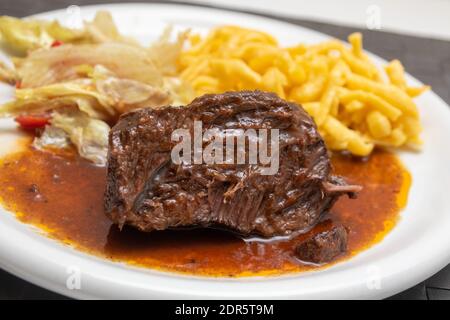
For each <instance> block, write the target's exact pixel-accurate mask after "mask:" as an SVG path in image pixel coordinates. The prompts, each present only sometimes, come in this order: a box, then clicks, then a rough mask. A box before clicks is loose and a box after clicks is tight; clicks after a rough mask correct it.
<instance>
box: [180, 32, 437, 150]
mask: <svg viewBox="0 0 450 320" xmlns="http://www.w3.org/2000/svg"><path fill="white" fill-rule="evenodd" d="M189 39H190V43H191V48H189V49H187V50H184V51H183V52H182V53H181V55H180V57H179V72H180V77H181V78H182V79H183V80H185V81H187V82H188V83H190V84H191V86H192V87H193V89H194V90H195V92H196V94H197V95H201V94H203V93H214V92H223V91H226V90H243V89H260V90H265V91H271V92H275V93H276V94H278V95H279V96H280V97H282V98H284V97H285V96H287V98H288V100H291V101H295V102H297V103H300V104H302V105H303V108H304V109H305V110H306V112H308V113H309V114H310V115H311V116H312V117H313V119H314V120H315V122H316V124H317V126H318V129H319V132H320V133H321V134H322V135H323V137H324V139H325V142H326V144H327V146H328V147H329V148H330V149H331V150H348V151H350V152H351V153H353V154H355V155H361V156H364V155H368V154H370V152H372V150H373V148H374V146H375V145H379V146H391V147H392V146H393V147H399V146H404V145H407V146H411V145H412V146H415V147H416V146H418V145H420V143H421V140H420V132H421V125H420V120H419V113H418V110H417V107H416V105H415V103H414V102H413V100H412V97H416V96H418V95H420V94H421V93H423V92H424V91H426V90H427V89H429V87H427V86H423V87H411V86H408V85H407V83H406V80H405V76H404V70H403V66H402V65H401V63H400V62H399V61H396V60H394V61H392V62H391V63H389V64H388V65H387V66H385V68H384V71H385V73H386V76H387V79H389V81H388V82H386V81H385V78H386V77H384V75H383V74H381V73H380V70H379V69H378V68H377V66H376V65H375V63H374V62H373V61H372V60H371V59H370V57H369V56H368V55H367V54H365V53H364V51H363V39H362V35H361V34H360V33H353V34H351V35H349V37H348V41H349V43H350V45H351V47H348V46H347V45H345V44H344V43H343V42H341V41H338V40H335V39H333V40H330V41H325V42H322V43H319V44H314V45H307V44H298V45H296V46H292V47H287V48H283V47H281V46H279V45H278V44H277V42H276V40H275V39H274V38H273V37H271V36H270V35H268V34H266V33H264V32H260V31H257V30H251V29H245V28H240V27H235V26H224V27H219V28H216V29H214V30H212V31H211V32H210V33H209V34H208V35H207V36H206V37H201V36H198V35H192V34H191V35H190V36H189ZM381 71H383V70H381Z"/></svg>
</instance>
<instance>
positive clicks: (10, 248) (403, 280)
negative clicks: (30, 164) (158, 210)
mask: <svg viewBox="0 0 450 320" xmlns="http://www.w3.org/2000/svg"><path fill="white" fill-rule="evenodd" d="M120 6H126V7H133V6H144V7H166V8H169V7H172V8H173V7H182V8H185V9H187V8H189V10H196V11H206V12H207V11H216V12H218V13H219V14H222V15H223V14H224V13H225V14H232V15H239V16H241V17H247V18H250V19H258V20H268V22H270V23H272V24H273V23H276V24H278V25H284V26H285V27H290V28H297V29H303V30H304V31H306V32H308V33H312V34H315V35H319V36H320V37H322V38H323V37H325V38H329V36H328V35H325V34H323V33H321V32H318V31H315V30H312V29H309V28H306V27H302V26H299V25H296V24H294V23H290V22H285V21H281V20H279V19H277V18H276V17H268V16H266V15H260V14H258V13H248V12H242V11H237V10H230V9H226V8H213V7H207V6H198V5H191V4H178V3H164V4H163V3H117V4H101V5H88V6H80V8H81V9H86V10H99V9H108V8H114V7H120ZM169 10H170V9H169ZM63 12H64V9H58V10H52V11H47V12H42V13H39V14H36V15H33V16H32V17H39V16H41V17H42V16H48V15H58V14H62V13H63ZM371 55H372V54H371ZM373 56H375V57H377V59H378V60H381V61H384V59H382V58H380V57H378V56H376V55H373ZM408 78H409V79H413V80H414V82H416V83H420V81H418V80H417V79H415V78H413V77H411V76H409V75H408ZM429 94H430V98H431V97H432V98H433V99H435V100H436V99H437V100H436V101H438V104H441V105H444V106H446V107H447V108H446V109H447V117H449V119H450V108H449V106H448V105H447V103H446V102H445V101H443V99H442V98H441V97H440V96H438V95H437V94H436V93H434V92H432V93H431V92H430V93H429ZM0 210H2V211H6V210H5V209H3V207H2V208H1V209H0ZM405 210H406V208H405ZM2 214H3V213H2ZM13 218H14V219H15V217H13ZM26 226H27V227H29V225H26ZM4 228H5V226H3V225H1V224H0V239H2V237H3V234H4V232H3V231H6V232H7V230H4ZM21 235H22V236H26V237H34V236H36V235H37V236H39V237H42V236H41V235H39V233H34V234H31V233H30V234H28V233H25V234H21ZM44 237H45V236H44ZM19 238H20V237H19ZM45 238H46V241H43V242H42V243H41V242H39V243H38V244H39V245H42V246H43V245H44V243H46V242H47V241H52V242H56V241H54V240H51V239H49V238H48V237H45ZM22 240H24V241H25V240H29V239H23V237H22ZM19 243H21V242H20V241H18V242H15V243H14V244H13V245H11V244H10V243H8V241H0V256H1V257H3V256H4V253H5V252H6V253H8V252H9V256H10V257H11V255H12V256H15V255H14V254H15V253H17V252H18V251H24V248H23V247H22V246H20V245H19ZM35 249H36V248H25V251H28V253H30V254H31V255H30V256H31V257H33V259H31V261H29V260H28V259H29V257H30V256H28V255H24V256H26V258H25V259H24V256H22V257H21V258H17V257H15V259H9V260H10V261H7V259H2V260H1V261H0V266H1V267H2V268H3V269H5V270H6V271H8V272H10V273H12V274H15V275H17V276H19V277H21V278H23V279H25V280H27V281H30V282H32V283H34V284H37V285H39V286H41V287H44V288H46V289H49V290H52V291H55V292H58V293H60V294H63V295H65V296H70V297H73V298H101V297H102V296H101V295H98V294H89V293H88V292H86V291H84V289H83V290H73V291H70V290H67V289H65V288H63V287H61V283H55V282H52V281H51V280H49V279H48V277H40V276H37V274H36V273H35V274H34V275H33V273H30V272H29V271H28V272H27V271H26V267H24V266H27V265H28V264H29V263H30V262H33V263H32V264H33V265H34V264H35V263H37V264H39V261H42V260H41V259H43V260H44V261H45V260H47V261H51V262H50V263H53V264H54V265H55V266H56V265H67V263H66V262H58V261H52V260H51V259H50V257H48V256H47V257H45V256H43V255H42V254H39V253H37V252H35ZM47 249H48V248H47ZM51 249H52V250H56V251H57V252H58V251H62V252H59V255H61V254H62V255H68V256H71V257H72V258H74V257H75V258H77V259H81V261H89V263H91V266H92V267H93V268H94V269H98V267H100V266H101V267H102V268H104V267H105V266H104V264H105V263H107V264H108V266H107V267H108V268H111V267H113V268H114V269H116V268H120V269H121V271H123V272H133V273H135V272H136V271H137V272H138V273H139V276H138V278H139V277H140V275H141V274H142V272H143V271H145V272H146V273H149V274H152V276H156V277H158V278H161V277H164V278H171V279H172V280H174V281H176V282H179V281H180V279H184V280H188V281H189V282H192V281H194V282H196V283H198V282H208V283H210V284H211V283H215V284H216V285H217V284H220V283H221V282H222V281H224V282H225V283H226V284H225V285H229V284H230V283H233V282H234V283H239V284H242V283H244V284H245V285H248V286H251V285H252V284H254V283H255V282H258V283H268V282H281V281H285V280H286V279H288V278H291V276H288V277H285V276H282V277H269V278H265V279H264V281H260V279H259V278H249V279H246V278H239V279H238V280H237V281H233V280H236V279H233V280H232V281H230V279H227V278H225V279H220V278H219V279H216V278H209V277H198V278H197V277H192V276H184V275H183V276H179V275H178V274H174V273H167V272H159V271H154V270H150V272H149V271H148V270H145V269H144V270H143V269H142V268H134V267H130V266H127V267H126V268H123V267H122V264H118V263H114V262H111V261H108V260H106V259H102V258H98V257H93V256H91V255H89V254H87V253H82V252H79V251H77V250H76V249H73V248H71V247H67V246H65V245H63V244H60V243H59V242H57V245H56V246H53V247H51ZM368 250H370V249H368ZM366 251H367V250H366ZM33 254H34V255H33ZM352 259H354V258H352ZM5 260H6V261H5ZM27 260H28V261H27ZM68 260H69V261H72V260H71V259H68ZM449 262H450V252H449V253H447V256H445V255H442V258H441V259H440V261H436V260H435V261H434V262H433V263H431V262H429V263H428V264H427V263H422V272H421V273H417V274H416V276H415V277H412V276H409V277H406V276H405V277H400V279H399V278H398V276H399V274H398V273H397V274H395V275H393V274H391V275H390V278H391V279H387V277H386V280H390V281H389V282H394V283H396V285H394V286H392V285H391V286H390V287H389V288H385V289H383V290H381V291H375V292H372V294H367V295H366V296H364V297H366V298H383V297H386V296H389V295H392V294H395V293H397V292H399V291H401V290H403V289H405V288H406V287H409V286H411V285H414V284H415V283H417V282H420V281H421V280H423V278H424V277H426V276H429V275H431V274H432V273H434V272H436V271H438V270H439V269H440V268H442V267H444V266H445V265H446V264H448V263H449ZM344 263H345V262H344ZM41 264H42V262H41ZM96 264H98V265H96ZM430 264H431V265H430ZM17 265H20V266H22V268H17ZM95 265H96V266H95ZM339 265H342V263H339V264H337V266H339ZM424 265H425V266H424ZM334 268H335V266H333V267H330V268H327V269H325V270H323V271H315V272H312V273H302V274H296V275H295V274H294V275H292V277H295V278H304V277H305V276H310V275H319V274H321V273H323V272H327V270H330V269H334ZM417 268H418V267H417ZM41 269H42V266H41V268H40V269H39V270H40V271H41V272H42V271H44V273H45V270H41ZM44 269H45V268H44ZM108 270H109V269H108ZM425 270H426V271H425ZM97 271H100V270H97ZM100 273H101V272H100ZM114 273H115V272H114V271H113V274H114ZM103 275H104V274H103ZM393 276H397V278H396V279H395V278H393ZM46 278H47V280H45V279H46ZM102 278H104V279H102ZM106 278H107V277H106V276H105V275H104V276H103V277H98V275H97V276H95V272H94V276H93V277H92V279H91V280H92V281H93V282H97V283H101V284H103V286H104V288H103V290H100V292H102V291H103V293H104V294H105V296H106V297H110V294H111V293H110V292H108V289H113V288H116V287H114V286H113V287H111V279H106ZM50 279H51V278H50ZM418 279H419V280H418ZM166 280H167V279H166ZM116 282H117V283H116V285H119V286H127V284H126V283H124V281H116ZM355 282H357V281H355ZM128 285H130V283H128ZM211 285H212V284H211ZM352 286H353V287H352ZM357 286H358V285H357V284H356V283H351V284H350V286H348V285H347V288H346V290H347V293H346V294H345V293H343V294H342V296H340V297H341V298H358V296H355V295H354V293H352V292H350V290H351V289H352V288H353V289H356V288H357ZM231 287H234V285H231ZM146 288H147V289H148V286H147V287H146ZM116 289H117V288H116ZM133 289H135V290H139V289H142V288H139V286H137V285H136V283H134V286H133V285H132V286H131V287H130V289H129V290H133ZM164 289H165V288H164ZM183 289H184V288H183ZM233 289H234V288H233ZM236 289H238V288H236ZM286 289H287V288H286ZM322 289H323V288H316V290H315V291H314V292H310V293H311V296H303V295H302V293H301V292H298V291H296V292H287V291H286V292H282V293H281V294H274V293H271V294H267V293H263V294H262V295H261V294H260V293H259V294H258V292H256V291H254V292H253V295H247V294H244V295H242V294H241V292H238V293H237V292H233V291H229V292H228V293H227V294H225V295H223V292H222V293H221V292H218V291H217V292H215V295H214V296H211V295H210V294H206V295H204V294H203V293H198V290H196V291H197V292H193V291H192V290H190V289H188V290H173V288H172V290H161V288H152V290H153V296H152V297H150V298H158V295H159V296H160V297H166V298H186V297H187V298H213V299H219V298H236V294H238V296H237V297H238V298H255V297H256V298H262V299H277V298H310V297H312V298H318V297H319V296H320V294H322V297H323V298H333V297H334V298H336V297H339V295H336V293H337V292H339V290H338V288H333V290H331V291H328V292H321V291H320V290H322ZM194 291H195V289H194ZM139 292H140V291H139ZM143 292H148V293H149V292H151V290H150V291H148V290H144V291H143ZM97 293H98V292H97ZM330 293H333V294H330ZM255 294H256V295H255ZM303 294H304V293H303ZM141 297H145V295H142V296H141Z"/></svg>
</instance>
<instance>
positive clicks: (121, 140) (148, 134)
mask: <svg viewBox="0 0 450 320" xmlns="http://www.w3.org/2000/svg"><path fill="white" fill-rule="evenodd" d="M194 121H202V123H203V131H204V130H206V129H208V128H216V129H219V130H229V129H244V130H245V129H257V130H258V129H279V169H278V171H277V172H276V174H274V175H263V174H261V170H260V169H261V167H262V166H261V165H258V164H257V165H255V164H249V163H246V164H206V163H202V164H186V163H181V164H175V163H174V162H173V161H172V160H171V150H172V148H173V147H174V146H175V145H176V144H177V143H178V142H177V141H172V139H171V135H172V132H173V131H174V130H175V129H178V128H185V129H188V130H189V131H190V132H193V130H194V129H193V127H194ZM192 152H193V151H192ZM330 171H331V166H330V160H329V156H328V153H327V149H326V147H325V144H324V141H323V139H322V137H321V136H320V134H319V133H318V130H317V128H316V125H315V124H314V122H313V120H312V119H311V117H310V116H309V115H308V114H307V113H306V112H305V111H304V110H303V108H301V107H300V106H298V105H296V104H294V103H290V102H287V101H285V100H282V99H280V98H279V97H278V96H276V95H275V94H272V93H265V92H260V91H241V92H227V93H224V94H214V95H211V94H210V95H204V96H202V97H199V98H197V99H195V100H194V101H193V102H192V103H191V104H189V105H188V106H186V107H172V106H168V107H164V108H160V109H150V108H148V109H141V110H136V111H132V112H130V113H128V114H125V115H123V116H122V117H121V118H120V120H119V121H118V123H117V124H116V125H115V126H114V127H113V128H112V130H111V132H110V137H109V155H108V174H107V188H106V193H105V211H106V214H107V215H108V216H109V217H110V218H111V219H112V220H113V221H114V222H115V223H117V224H118V225H119V226H123V225H125V224H127V225H131V226H134V227H136V228H138V229H140V230H142V231H152V230H164V229H168V228H178V227H220V228H227V229H230V230H233V231H236V232H238V233H241V234H259V235H262V236H266V237H270V236H275V235H289V234H292V233H294V232H299V233H301V232H306V231H308V230H309V229H311V228H312V227H313V226H314V225H315V224H316V223H317V222H318V220H319V219H320V217H321V216H322V214H323V213H324V212H326V211H328V210H329V209H330V208H331V206H332V205H333V203H334V202H335V201H336V200H337V198H338V197H339V196H341V195H343V194H348V195H350V196H354V192H356V191H358V190H359V188H358V187H357V186H349V185H347V184H346V183H345V181H344V180H343V179H342V178H340V177H336V176H332V175H331V174H330Z"/></svg>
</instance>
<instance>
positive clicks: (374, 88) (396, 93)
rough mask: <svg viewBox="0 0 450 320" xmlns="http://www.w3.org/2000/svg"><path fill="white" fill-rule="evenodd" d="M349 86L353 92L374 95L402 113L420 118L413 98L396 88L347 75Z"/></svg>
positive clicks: (354, 75)
mask: <svg viewBox="0 0 450 320" xmlns="http://www.w3.org/2000/svg"><path fill="white" fill-rule="evenodd" d="M347 85H348V87H349V88H350V89H353V90H361V91H365V92H369V93H373V94H375V95H377V96H379V97H380V98H382V99H384V100H385V101H387V102H389V103H390V104H391V105H392V106H394V107H397V108H398V109H400V110H401V111H403V112H405V113H407V114H410V115H412V116H416V117H417V116H418V111H417V108H416V105H415V104H414V102H413V101H412V99H411V97H409V96H408V95H407V94H406V93H405V92H404V91H402V90H400V89H399V88H397V87H395V86H390V85H387V84H383V83H378V82H375V81H373V80H370V79H367V78H364V77H361V76H359V75H356V74H348V75H347Z"/></svg>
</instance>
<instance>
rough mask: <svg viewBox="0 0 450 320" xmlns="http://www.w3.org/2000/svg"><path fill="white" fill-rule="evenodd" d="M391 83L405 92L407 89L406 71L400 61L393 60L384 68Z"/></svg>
mask: <svg viewBox="0 0 450 320" xmlns="http://www.w3.org/2000/svg"><path fill="white" fill-rule="evenodd" d="M384 70H385V71H386V74H387V76H388V77H389V81H390V82H391V83H392V84H393V85H394V86H397V87H399V88H400V89H402V90H404V89H405V88H406V80H405V69H404V68H403V65H402V64H401V62H400V61H398V60H392V61H391V62H389V64H388V65H386V66H385V67H384Z"/></svg>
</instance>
